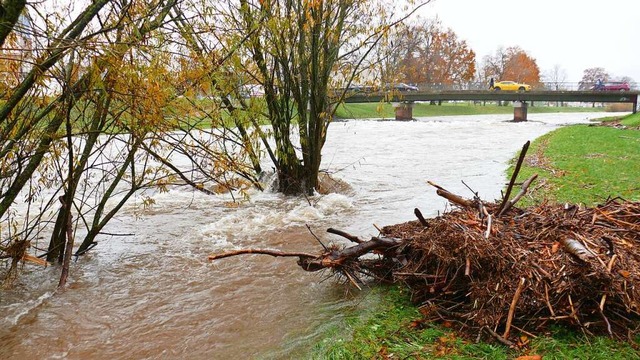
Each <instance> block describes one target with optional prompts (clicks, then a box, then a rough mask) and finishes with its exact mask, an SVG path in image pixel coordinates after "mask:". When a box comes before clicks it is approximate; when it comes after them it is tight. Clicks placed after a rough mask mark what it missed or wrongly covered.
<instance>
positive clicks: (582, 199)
mask: <svg viewBox="0 0 640 360" xmlns="http://www.w3.org/2000/svg"><path fill="white" fill-rule="evenodd" d="M514 156H517V154H514ZM514 161H515V159H514ZM512 171H513V169H512V168H511V169H509V170H508V173H509V175H510V174H511V172H512ZM534 172H536V173H538V174H539V178H538V180H537V183H538V184H542V186H541V187H540V188H538V189H537V190H536V191H534V192H533V193H532V194H530V196H529V197H528V199H527V200H526V201H527V202H528V203H529V204H531V203H534V202H539V201H542V200H543V199H549V200H552V201H559V202H570V203H583V204H585V205H588V206H592V205H595V204H597V203H600V202H603V201H604V200H606V198H607V197H609V196H611V197H616V196H620V197H622V198H625V199H627V200H635V201H640V114H635V115H629V116H625V117H620V118H607V119H605V120H604V121H603V123H602V124H599V123H594V124H593V125H592V126H589V125H576V126H569V127H563V128H560V129H557V130H555V131H553V132H551V133H549V134H547V135H545V136H543V137H541V138H539V139H537V140H535V141H534V142H533V143H532V146H531V148H530V149H529V152H528V155H527V160H526V161H525V164H524V165H523V168H522V170H521V173H520V175H519V179H520V180H523V179H526V178H528V177H529V176H530V175H531V174H533V173H534ZM524 205H526V203H524V204H521V203H519V204H518V206H524ZM369 296H376V297H379V300H376V302H375V303H376V304H377V305H376V307H375V309H372V310H371V311H370V312H368V313H367V314H365V315H362V314H360V315H354V316H352V317H349V318H347V319H346V320H344V323H343V324H341V326H336V328H334V329H333V330H332V331H330V332H328V333H327V334H326V338H325V339H324V340H322V341H321V342H319V343H318V344H317V345H316V346H315V348H314V349H313V352H312V353H311V354H310V356H309V358H311V359H387V358H392V359H431V358H439V359H514V358H516V357H518V356H524V355H540V356H542V357H543V359H545V360H548V359H607V360H613V359H640V345H639V344H640V336H638V337H636V338H635V341H633V342H621V341H616V340H612V339H609V338H607V337H587V336H584V335H583V334H582V333H580V332H576V331H571V330H567V329H565V328H553V329H552V330H551V331H550V332H549V333H546V334H543V335H541V336H538V337H535V338H534V337H526V338H522V339H521V340H522V341H525V342H528V346H527V347H525V348H524V350H517V349H509V348H507V347H505V346H502V345H497V344H487V343H475V341H474V339H468V338H464V337H462V336H461V335H460V334H458V333H457V332H456V331H455V326H454V325H453V324H447V323H444V324H433V323H422V322H421V321H420V319H421V314H420V312H419V310H418V308H417V307H416V306H415V305H413V304H412V303H411V302H410V301H409V298H408V291H407V290H406V289H404V287H402V286H400V285H398V286H392V287H382V286H381V287H379V288H376V289H375V290H374V291H373V293H372V294H371V295H369Z"/></svg>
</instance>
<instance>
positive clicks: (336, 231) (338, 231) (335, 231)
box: [327, 228, 364, 244]
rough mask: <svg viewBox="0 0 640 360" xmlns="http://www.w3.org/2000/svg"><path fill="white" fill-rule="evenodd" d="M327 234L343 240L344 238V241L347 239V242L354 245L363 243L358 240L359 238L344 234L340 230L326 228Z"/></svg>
mask: <svg viewBox="0 0 640 360" xmlns="http://www.w3.org/2000/svg"><path fill="white" fill-rule="evenodd" d="M327 232H328V233H329V234H334V235H338V236H342V237H343V238H345V239H347V240H349V241H351V242H354V243H356V244H362V243H363V242H364V240H362V239H360V238H359V237H357V236H355V235H351V234H349V233H347V232H344V231H342V230H337V229H334V228H328V229H327Z"/></svg>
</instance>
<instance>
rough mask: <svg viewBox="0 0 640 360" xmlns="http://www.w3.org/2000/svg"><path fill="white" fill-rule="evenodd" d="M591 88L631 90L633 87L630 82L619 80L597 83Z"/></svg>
mask: <svg viewBox="0 0 640 360" xmlns="http://www.w3.org/2000/svg"><path fill="white" fill-rule="evenodd" d="M591 90H599V91H629V90H631V87H630V86H629V83H626V82H623V81H618V82H606V83H604V84H600V85H599V84H596V85H594V86H592V87H591Z"/></svg>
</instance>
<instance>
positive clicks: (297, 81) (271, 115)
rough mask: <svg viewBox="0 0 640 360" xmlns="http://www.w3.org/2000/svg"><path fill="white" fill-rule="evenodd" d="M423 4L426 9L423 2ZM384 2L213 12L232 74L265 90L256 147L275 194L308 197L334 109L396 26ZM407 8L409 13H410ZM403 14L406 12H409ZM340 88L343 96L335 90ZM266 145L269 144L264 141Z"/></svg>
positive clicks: (318, 0) (312, 0)
mask: <svg viewBox="0 0 640 360" xmlns="http://www.w3.org/2000/svg"><path fill="white" fill-rule="evenodd" d="M425 3H426V2H425ZM390 8H394V6H392V4H391V3H390V2H384V1H368V0H237V1H233V0H230V1H227V2H225V3H223V4H220V5H218V7H217V9H216V11H215V13H216V14H220V15H219V18H218V21H215V23H216V24H220V25H218V28H216V29H213V31H214V32H215V33H216V36H218V38H219V39H220V41H221V42H222V43H223V44H224V45H223V47H225V48H232V47H236V48H237V51H236V52H235V61H232V62H231V64H230V65H231V66H233V67H232V69H233V70H234V71H237V73H239V74H242V76H243V77H244V78H245V79H249V80H248V81H249V82H251V83H253V84H259V85H261V86H262V87H263V88H264V99H265V104H266V105H265V106H266V109H267V111H266V112H267V114H266V118H267V121H268V122H269V124H270V125H271V126H270V128H269V130H268V131H263V130H262V129H261V128H260V126H259V125H260V124H258V123H255V122H254V123H253V124H252V125H253V126H252V127H253V129H254V131H256V132H258V133H259V134H260V136H261V137H262V145H263V146H264V147H265V149H266V153H267V154H268V155H269V157H270V158H271V161H272V162H273V164H274V167H275V170H276V172H277V178H278V190H279V191H280V192H282V193H285V194H299V193H306V194H311V193H312V192H313V190H314V189H316V188H317V187H318V173H319V171H320V165H321V161H322V148H323V146H324V144H325V141H326V137H327V129H328V126H329V124H330V123H331V119H332V117H333V115H334V113H335V108H336V104H337V103H339V101H340V100H341V99H342V97H343V96H344V89H346V88H348V86H349V85H350V84H351V83H352V82H356V81H360V80H363V78H364V81H371V80H372V76H371V75H363V73H364V72H363V69H366V68H368V66H367V65H366V64H367V59H368V55H370V54H371V53H372V52H373V51H374V49H375V46H376V45H377V44H378V43H379V41H380V39H382V38H383V37H385V36H386V34H387V33H388V31H389V29H390V28H391V27H392V26H393V25H394V24H396V23H397V22H398V21H399V19H401V18H404V17H405V16H406V15H407V11H404V12H402V14H400V15H398V14H390V13H388V12H387V11H386V10H385V9H390ZM415 9H416V8H414V9H413V10H415ZM409 12H410V11H409ZM339 89H343V90H342V91H340V90H339ZM271 135H272V139H273V142H270V141H268V139H267V138H271Z"/></svg>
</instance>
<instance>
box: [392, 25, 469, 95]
mask: <svg viewBox="0 0 640 360" xmlns="http://www.w3.org/2000/svg"><path fill="white" fill-rule="evenodd" d="M390 43H392V44H393V48H390V49H388V50H387V51H388V52H389V56H390V58H391V59H396V61H395V64H394V66H392V67H391V69H390V70H389V75H390V78H389V79H388V81H394V80H397V81H404V82H410V83H422V84H442V85H461V84H463V83H465V82H467V81H469V80H471V79H472V78H473V76H474V73H475V56H476V54H475V52H474V51H473V50H472V49H470V48H469V46H468V45H467V42H466V41H464V40H460V39H459V38H458V36H457V34H456V33H455V32H454V31H453V30H452V29H445V28H444V27H443V26H442V24H441V23H440V21H439V20H437V19H436V20H425V19H418V20H417V21H416V22H415V23H412V24H408V25H406V26H399V27H398V30H397V31H396V32H395V33H394V35H393V36H392V41H391V42H390ZM394 73H395V76H393V75H394ZM392 77H393V78H392Z"/></svg>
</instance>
